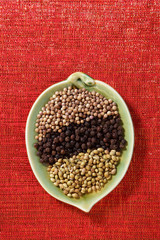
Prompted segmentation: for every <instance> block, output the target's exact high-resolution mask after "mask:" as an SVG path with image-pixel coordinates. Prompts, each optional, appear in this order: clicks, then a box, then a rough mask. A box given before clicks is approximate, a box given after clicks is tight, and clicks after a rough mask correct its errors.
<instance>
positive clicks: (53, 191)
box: [25, 72, 134, 212]
mask: <svg viewBox="0 0 160 240" xmlns="http://www.w3.org/2000/svg"><path fill="white" fill-rule="evenodd" d="M71 85H75V86H76V87H78V88H86V89H87V90H89V91H93V90H95V91H97V92H99V93H101V94H102V95H103V96H105V97H106V98H111V99H112V100H114V101H115V102H116V103H117V104H118V108H119V112H120V115H121V118H122V121H123V124H124V125H123V126H124V129H125V139H126V140H127V142H128V145H127V148H126V150H125V151H123V154H122V157H121V161H120V164H119V165H118V169H117V174H116V175H115V176H113V177H112V180H110V181H109V182H108V183H107V184H106V185H105V187H104V188H103V189H102V190H101V191H99V192H95V193H90V194H86V195H84V196H83V197H81V198H80V199H73V198H69V197H67V196H66V195H64V194H63V192H62V191H61V190H60V189H59V188H57V187H56V186H54V185H53V183H52V182H51V181H50V179H49V174H48V172H47V169H46V166H44V165H42V164H41V163H40V162H39V157H37V156H36V149H35V148H34V146H33V145H34V143H35V138H34V137H35V131H34V129H35V122H36V116H37V114H38V112H39V111H40V110H41V108H42V107H43V106H44V105H45V104H46V103H47V102H48V101H49V98H50V97H51V96H52V95H53V94H54V92H55V91H60V90H62V89H63V88H64V87H68V86H71ZM25 137H26V148H27V154H28V158H29V162H30V165H31V168H32V170H33V172H34V174H35V176H36V178H37V180H38V181H39V183H40V184H41V186H42V187H43V188H44V189H45V190H46V191H47V192H48V193H49V194H50V195H51V196H53V197H54V198H56V199H58V200H60V201H62V202H65V203H68V204H70V205H73V206H75V207H77V208H79V209H81V210H83V211H85V212H89V211H90V209H91V208H92V207H93V205H94V204H95V203H97V202H98V201H99V200H101V199H102V198H103V197H105V196H106V195H107V194H109V193H110V192H111V191H112V190H113V189H114V188H115V187H116V186H117V185H118V184H119V183H120V181H121V180H122V178H123V177H124V175H125V173H126V171H127V169H128V167H129V164H130V161H131V158H132V153H133V147H134V129H133V123H132V119H131V115H130V113H129V110H128V108H127V105H126V103H125V102H124V100H123V99H122V97H121V96H120V95H119V94H118V93H117V92H116V91H115V90H114V89H113V88H112V87H110V86H109V85H107V84H106V83H103V82H101V81H98V80H93V79H92V78H91V77H89V76H88V75H86V74H84V73H81V72H77V73H73V74H72V75H71V76H70V77H69V78H68V79H67V80H65V81H62V82H59V83H57V84H54V85H52V86H51V87H49V88H47V89H46V90H45V91H44V92H43V93H42V94H41V95H40V96H39V97H38V98H37V100H36V101H35V103H34V104H33V106H32V108H31V110H30V113H29V115H28V119H27V123H26V134H25Z"/></svg>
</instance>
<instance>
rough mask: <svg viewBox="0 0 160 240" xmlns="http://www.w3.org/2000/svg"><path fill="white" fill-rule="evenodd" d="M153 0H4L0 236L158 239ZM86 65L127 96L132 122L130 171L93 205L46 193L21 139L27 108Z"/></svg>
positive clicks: (159, 121) (0, 13) (159, 132)
mask: <svg viewBox="0 0 160 240" xmlns="http://www.w3.org/2000/svg"><path fill="white" fill-rule="evenodd" d="M159 5H160V3H159V1H158V0H155V1H152V0H150V1H149V0H148V1H144V0H139V1H138V0H137V1H136V0H132V1H125V0H121V1H115V0H107V1H105V0H103V1H102V0H100V1H90V0H87V1H85V0H84V1H80V2H79V1H78V0H73V1H70V0H68V1H67V0H66V1H58V0H55V1H49V0H31V1H29V0H23V1H22V0H16V1H15V0H1V1H0V30H1V35H0V44H1V54H0V74H1V78H0V97H1V110H0V121H1V124H0V134H1V136H0V137H1V144H0V157H1V180H0V188H1V191H0V208H1V212H0V228H1V230H0V238H1V239H4V240H6V239H14V240H15V239H20V240H23V239H42V240H44V239H64V240H65V239H66V240H68V239H85V240H88V239H93V240H103V239H113V240H115V239H118V240H122V239H136V240H137V239H145V240H147V239H148V240H151V239H157V240H158V239H160V230H159V221H160V218H159V210H160V208H159V207H160V201H159V200H160V198H159V189H160V184H159V173H160V171H159V167H160V165H159V155H160V151H159V145H160V142H159V137H160V118H159V104H160V101H159V97H160V89H159V88H160V84H159V83H160V81H159V74H158V70H159V67H160V64H159V60H160V58H159V43H160V41H159V40H160V39H159V34H160V24H159V23H160V22H159V13H160V11H159V10H160V8H159ZM76 71H82V72H85V73H87V74H89V75H90V76H92V77H93V78H95V79H99V80H102V81H105V82H107V83H108V84H109V85H111V86H112V87H114V88H115V89H116V90H117V91H118V92H119V93H120V94H121V96H122V97H123V98H124V100H125V101H126V103H127V105H128V107H129V109H130V112H131V115H132V118H133V122H134V127H135V149H134V155H133V158H132V162H131V165H130V167H129V170H128V172H127V174H126V176H125V177H124V179H123V180H122V182H121V183H120V184H119V185H118V187H117V188H116V189H115V190H114V191H112V192H111V193H110V194H109V195H108V196H107V197H105V198H104V199H103V200H101V201H100V202H99V203H97V204H96V205H95V206H94V207H93V208H92V210H91V211H90V212H89V213H84V212H82V211H80V210H78V209H76V208H75V207H72V206H69V205H66V204H64V203H62V202H60V201H58V200H56V199H54V198H53V197H51V196H50V195H48V194H47V193H46V192H45V191H44V190H43V188H42V187H41V186H40V184H39V183H38V182H37V180H36V178H35V176H34V175H33V172H32V170H31V167H30V165H29V162H28V158H27V154H26V148H25V124H26V119H27V115H28V113H29V110H30V108H31V106H32V104H33V103H34V101H35V100H36V98H37V97H38V95H39V94H40V93H41V92H42V91H43V90H45V89H46V88H47V87H49V86H50V85H52V84H53V83H56V82H58V81H61V80H64V79H66V78H67V77H68V76H69V75H70V74H71V73H73V72H76Z"/></svg>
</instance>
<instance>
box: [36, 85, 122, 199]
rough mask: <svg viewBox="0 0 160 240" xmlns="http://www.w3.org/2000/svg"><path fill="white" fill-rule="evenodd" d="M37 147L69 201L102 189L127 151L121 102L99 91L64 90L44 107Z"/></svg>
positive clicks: (55, 183) (40, 116) (54, 181)
mask: <svg viewBox="0 0 160 240" xmlns="http://www.w3.org/2000/svg"><path fill="white" fill-rule="evenodd" d="M35 127H36V128H35V132H36V133H37V135H36V136H35V139H36V140H37V142H36V143H35V145H34V146H35V148H36V149H37V155H38V156H39V157H40V162H41V163H47V164H50V165H49V167H48V171H49V172H50V179H51V181H52V182H53V183H54V185H55V186H57V187H59V188H60V189H62V191H63V192H64V194H66V195H67V196H68V197H73V198H79V197H81V196H82V195H83V194H86V193H90V192H93V191H97V190H100V189H101V188H102V187H103V186H104V185H105V184H106V183H107V182H108V180H109V179H111V177H112V175H114V174H116V171H117V168H116V166H117V164H118V162H119V160H120V155H121V151H122V150H123V149H124V148H125V145H126V140H125V138H124V129H123V127H122V121H121V118H120V114H119V112H118V107H117V104H116V103H115V102H114V101H112V100H111V99H106V98H105V97H104V96H102V95H101V94H100V93H98V92H94V91H92V92H89V91H87V90H86V89H77V88H72V87H68V88H64V89H63V90H62V91H57V92H55V93H54V95H53V96H52V97H51V98H50V100H49V102H48V103H47V104H46V105H45V106H44V107H42V110H41V111H40V112H39V114H38V115H37V120H36V124H35Z"/></svg>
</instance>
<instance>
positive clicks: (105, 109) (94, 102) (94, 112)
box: [35, 87, 118, 141]
mask: <svg viewBox="0 0 160 240" xmlns="http://www.w3.org/2000/svg"><path fill="white" fill-rule="evenodd" d="M117 114H118V109H117V105H116V103H115V102H113V101H112V100H111V99H108V100H107V99H106V98H105V97H103V96H102V95H101V94H100V93H98V92H95V91H92V92H89V91H87V90H86V89H85V88H84V89H76V88H72V87H68V88H64V89H63V90H62V91H56V92H55V93H54V95H53V96H52V97H51V98H50V101H49V102H48V103H47V104H46V105H45V107H42V110H41V111H40V112H39V114H38V115H37V120H36V124H35V126H36V128H35V131H36V133H37V134H38V135H36V136H35V139H37V140H39V141H42V139H43V138H44V137H45V135H46V134H47V133H49V132H51V131H52V130H53V131H58V132H59V133H61V128H62V126H69V125H70V124H71V123H76V124H83V123H84V121H85V120H86V121H90V120H91V119H93V118H94V117H98V118H107V117H108V116H116V115H117Z"/></svg>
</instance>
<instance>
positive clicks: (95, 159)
mask: <svg viewBox="0 0 160 240" xmlns="http://www.w3.org/2000/svg"><path fill="white" fill-rule="evenodd" d="M119 160H120V152H116V151H115V150H111V151H110V152H109V151H108V150H104V149H103V148H98V149H96V150H93V151H91V150H89V149H88V150H87V152H86V153H79V154H78V155H77V156H76V155H74V156H72V157H71V158H65V159H62V158H60V159H59V160H58V161H57V162H56V163H55V164H53V166H51V165H50V166H49V167H48V172H49V173H50V180H51V181H52V182H53V184H54V185H55V186H57V187H59V188H60V189H62V191H63V192H64V194H66V195H67V196H68V197H73V198H80V197H81V196H82V195H84V194H86V193H91V192H93V191H97V190H100V189H101V188H103V187H104V185H105V184H106V183H107V182H108V181H109V180H110V179H111V178H112V175H114V174H116V171H117V170H116V166H117V164H118V163H119Z"/></svg>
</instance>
